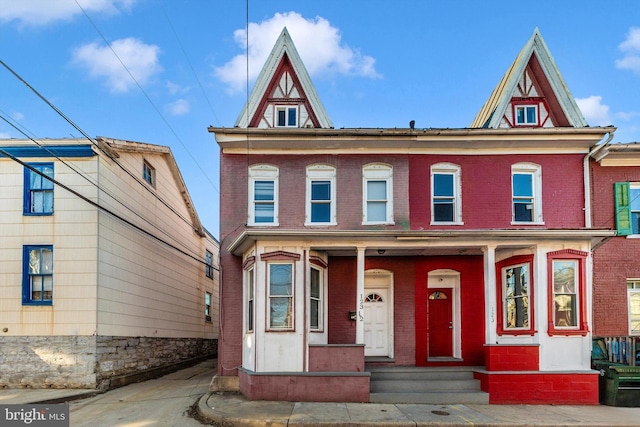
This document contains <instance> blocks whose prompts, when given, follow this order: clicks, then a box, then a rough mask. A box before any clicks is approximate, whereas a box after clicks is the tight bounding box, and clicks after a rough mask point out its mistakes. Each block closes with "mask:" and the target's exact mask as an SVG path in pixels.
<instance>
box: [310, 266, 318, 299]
mask: <svg viewBox="0 0 640 427" xmlns="http://www.w3.org/2000/svg"><path fill="white" fill-rule="evenodd" d="M311 297H312V298H320V271H319V270H316V269H315V268H312V269H311Z"/></svg>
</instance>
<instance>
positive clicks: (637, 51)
mask: <svg viewBox="0 0 640 427" xmlns="http://www.w3.org/2000/svg"><path fill="white" fill-rule="evenodd" d="M618 49H620V50H621V51H622V52H623V53H624V57H623V58H622V59H618V60H616V67H618V68H622V69H626V70H631V71H633V72H636V73H639V74H640V28H639V27H631V28H630V29H629V33H628V34H627V38H626V40H625V41H623V42H622V43H620V44H619V45H618Z"/></svg>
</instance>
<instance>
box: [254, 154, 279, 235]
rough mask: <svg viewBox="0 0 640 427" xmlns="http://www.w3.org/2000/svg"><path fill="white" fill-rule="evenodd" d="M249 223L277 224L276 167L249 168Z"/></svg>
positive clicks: (260, 166) (256, 166) (258, 166)
mask: <svg viewBox="0 0 640 427" xmlns="http://www.w3.org/2000/svg"><path fill="white" fill-rule="evenodd" d="M248 217H249V218H248V224H249V225H278V168H276V167H275V166H271V165H254V166H251V167H250V168H249V212H248Z"/></svg>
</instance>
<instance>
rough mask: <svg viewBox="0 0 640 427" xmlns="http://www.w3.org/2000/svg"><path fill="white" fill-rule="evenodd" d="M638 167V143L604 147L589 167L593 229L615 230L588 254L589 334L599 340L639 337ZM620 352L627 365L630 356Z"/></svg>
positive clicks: (631, 351)
mask: <svg viewBox="0 0 640 427" xmlns="http://www.w3.org/2000/svg"><path fill="white" fill-rule="evenodd" d="M639 166H640V144H639V143H629V144H607V145H606V146H604V147H602V149H601V150H599V151H598V153H596V154H595V155H594V157H593V160H592V163H591V167H592V170H591V175H592V178H591V179H592V198H593V203H594V206H597V207H598V209H594V210H593V225H594V226H596V227H606V228H610V229H612V230H616V236H615V237H612V238H611V239H609V240H607V241H606V242H605V243H603V244H602V245H601V246H599V247H598V249H597V250H596V251H595V252H594V254H593V298H594V301H595V302H594V307H593V312H594V314H593V317H594V318H593V333H594V335H595V336H599V337H632V338H634V337H637V336H639V335H640V262H638V261H639V257H638V254H640V231H639V229H638V226H639V224H640V167H639ZM636 339H637V338H636ZM625 350H628V352H629V357H628V360H626V362H627V363H630V362H632V359H634V358H635V351H634V350H632V349H630V348H629V349H625ZM620 351H623V349H620ZM632 354H633V356H631V355H632ZM621 356H622V357H626V356H627V355H626V354H622V355H621ZM636 364H638V363H637V362H636Z"/></svg>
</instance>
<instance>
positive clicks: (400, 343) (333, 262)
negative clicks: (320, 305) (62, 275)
mask: <svg viewBox="0 0 640 427" xmlns="http://www.w3.org/2000/svg"><path fill="white" fill-rule="evenodd" d="M365 269H367V270H369V269H382V270H388V271H391V272H393V287H394V289H393V297H394V310H393V312H394V320H393V323H394V331H393V332H394V338H395V340H394V358H395V364H396V365H413V364H414V363H415V333H414V329H413V328H414V324H415V317H414V314H415V311H414V304H415V297H414V288H413V281H414V260H413V258H403V257H368V258H367V259H366V260H365ZM355 310H356V257H332V258H330V259H329V344H352V343H354V342H355V339H356V322H355V321H351V320H349V311H355Z"/></svg>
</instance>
